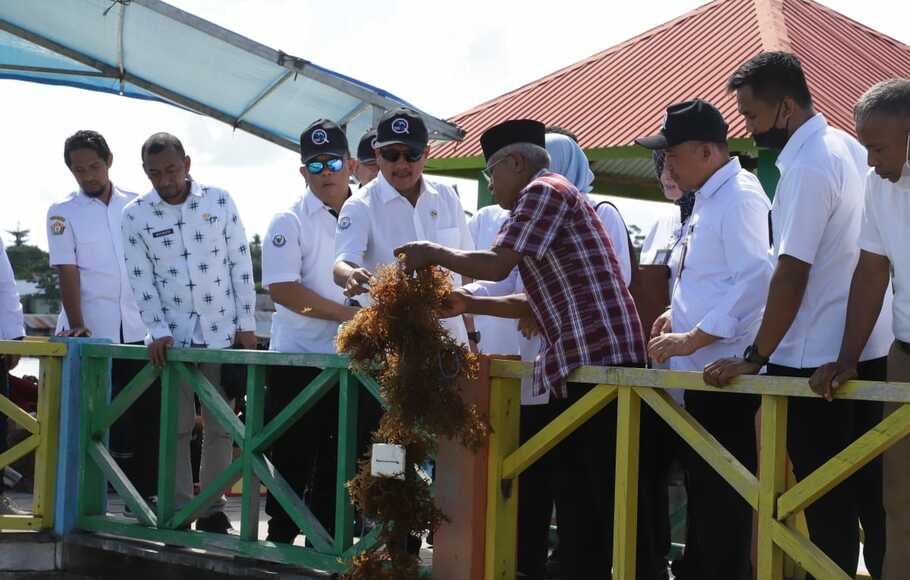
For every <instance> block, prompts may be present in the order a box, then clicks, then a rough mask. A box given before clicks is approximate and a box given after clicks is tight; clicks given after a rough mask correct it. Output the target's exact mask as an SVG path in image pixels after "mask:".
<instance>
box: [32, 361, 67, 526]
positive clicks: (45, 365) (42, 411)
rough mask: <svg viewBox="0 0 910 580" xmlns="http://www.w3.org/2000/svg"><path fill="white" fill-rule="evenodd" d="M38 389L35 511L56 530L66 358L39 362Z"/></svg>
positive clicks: (33, 506) (33, 508)
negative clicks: (61, 413)
mask: <svg viewBox="0 0 910 580" xmlns="http://www.w3.org/2000/svg"><path fill="white" fill-rule="evenodd" d="M39 374H40V376H41V378H40V382H39V388H38V422H39V425H40V432H39V437H40V438H41V442H40V444H39V445H38V450H37V452H36V453H35V487H34V489H35V493H34V496H33V498H32V512H33V513H34V514H35V515H36V516H40V517H41V518H42V519H43V520H44V525H45V526H47V527H53V525H54V512H55V511H56V506H55V502H54V498H55V496H56V483H57V441H58V439H59V434H60V389H61V380H62V375H63V359H60V358H51V357H44V358H42V359H41V360H40V371H39Z"/></svg>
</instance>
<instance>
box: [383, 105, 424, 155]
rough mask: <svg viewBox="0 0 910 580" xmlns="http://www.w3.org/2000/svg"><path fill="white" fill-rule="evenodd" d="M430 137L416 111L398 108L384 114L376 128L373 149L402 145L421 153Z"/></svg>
mask: <svg viewBox="0 0 910 580" xmlns="http://www.w3.org/2000/svg"><path fill="white" fill-rule="evenodd" d="M429 141H430V137H429V134H428V133H427V126H426V124H425V123H424V122H423V117H421V116H420V115H419V114H418V113H417V112H416V111H412V110H411V109H405V108H403V107H402V108H398V109H393V110H391V111H386V113H385V114H384V115H383V116H382V118H380V119H379V124H378V125H377V126H376V141H375V142H374V143H373V147H375V148H376V149H380V148H382V147H385V146H387V145H395V144H398V143H400V144H402V145H407V146H408V147H413V148H414V149H419V150H421V151H423V150H424V149H426V148H427V143H429Z"/></svg>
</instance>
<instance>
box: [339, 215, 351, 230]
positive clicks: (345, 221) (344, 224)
mask: <svg viewBox="0 0 910 580" xmlns="http://www.w3.org/2000/svg"><path fill="white" fill-rule="evenodd" d="M349 227H351V218H349V217H348V216H344V217H342V218H341V219H340V220H338V229H339V230H346V229H348V228H349Z"/></svg>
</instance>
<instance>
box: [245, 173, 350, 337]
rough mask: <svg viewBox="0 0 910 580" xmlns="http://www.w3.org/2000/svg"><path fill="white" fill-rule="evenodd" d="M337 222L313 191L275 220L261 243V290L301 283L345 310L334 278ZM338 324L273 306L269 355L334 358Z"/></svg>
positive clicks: (279, 214) (341, 293)
mask: <svg viewBox="0 0 910 580" xmlns="http://www.w3.org/2000/svg"><path fill="white" fill-rule="evenodd" d="M337 221H338V220H337V219H336V218H335V216H334V215H332V214H331V213H330V211H329V208H328V207H326V206H325V205H324V204H323V203H322V201H321V200H320V199H319V198H318V197H316V194H314V193H313V192H312V191H311V190H310V189H309V188H308V189H307V190H306V192H305V193H304V194H303V196H302V197H301V198H300V199H298V200H297V201H296V202H295V203H294V205H293V206H291V207H290V208H289V209H287V210H285V211H282V212H279V213H277V214H275V217H273V218H272V222H271V224H269V230H268V233H266V235H265V239H264V240H263V243H262V285H263V286H264V287H268V286H269V285H271V284H276V283H279V282H297V283H299V284H301V285H302V286H305V287H306V288H307V289H308V290H311V291H313V292H315V293H316V294H319V295H320V296H322V297H323V298H326V299H328V300H331V301H333V302H337V303H338V304H344V293H343V291H342V289H341V287H339V286H338V285H337V284H335V281H334V280H333V278H332V266H333V265H334V264H335V226H336V222H337ZM338 326H339V322H337V321H335V320H323V319H320V318H313V317H311V316H307V315H305V314H299V313H297V312H294V311H293V310H290V309H288V308H285V307H284V306H282V305H281V304H277V303H276V304H275V314H274V315H273V316H272V341H271V346H270V348H271V350H277V351H284V352H316V353H335V352H336V349H335V335H336V334H337V333H338Z"/></svg>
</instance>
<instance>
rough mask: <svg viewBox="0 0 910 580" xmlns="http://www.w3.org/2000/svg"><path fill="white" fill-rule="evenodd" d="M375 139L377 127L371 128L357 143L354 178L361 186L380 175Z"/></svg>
mask: <svg viewBox="0 0 910 580" xmlns="http://www.w3.org/2000/svg"><path fill="white" fill-rule="evenodd" d="M345 139H347V137H345ZM375 139H376V129H370V130H369V131H367V132H366V133H364V134H363V137H361V138H360V143H358V144H357V163H355V164H354V179H356V180H357V183H358V184H360V187H363V186H364V185H366V184H368V183H369V182H371V181H373V180H374V179H376V176H377V175H379V163H378V162H377V161H376V150H375V149H373V141H374V140H375ZM345 142H347V141H345Z"/></svg>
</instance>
